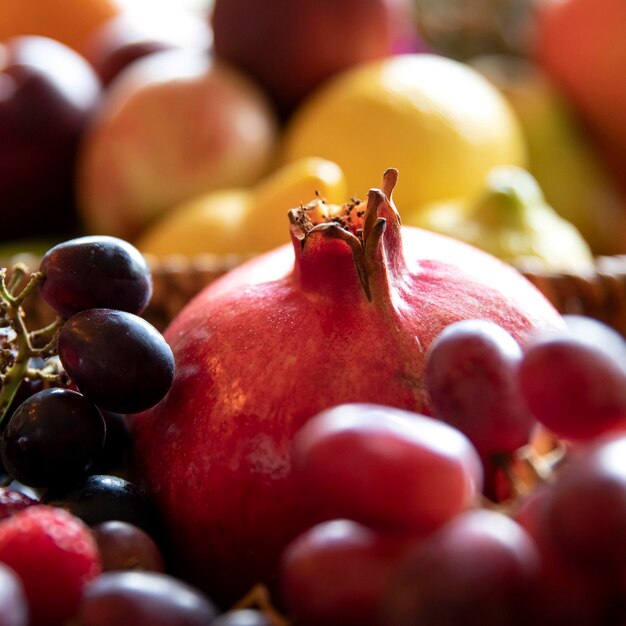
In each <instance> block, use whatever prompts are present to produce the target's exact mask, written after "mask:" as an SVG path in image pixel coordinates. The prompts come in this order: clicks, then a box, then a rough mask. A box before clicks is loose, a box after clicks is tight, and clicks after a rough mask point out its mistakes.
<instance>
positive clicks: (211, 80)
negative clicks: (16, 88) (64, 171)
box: [77, 50, 278, 238]
mask: <svg viewBox="0 0 626 626" xmlns="http://www.w3.org/2000/svg"><path fill="white" fill-rule="evenodd" d="M277 132H278V131H277V122H276V118H275V114H274V111H273V109H272V108H271V106H270V104H269V102H268V101H267V98H266V97H265V95H264V94H263V92H261V91H260V90H259V89H258V88H257V87H256V85H254V84H253V83H252V82H251V81H250V80H249V79H248V78H246V77H245V76H243V75H242V74H241V73H240V72H238V71H237V70H234V69H233V68H231V67H230V66H228V65H226V64H224V63H221V62H218V61H215V60H213V59H211V58H210V57H209V55H207V54H206V53H205V52H202V51H200V50H171V51H166V52H160V53H158V54H152V55H149V56H147V57H145V58H143V59H140V60H139V61H137V62H135V63H133V64H132V65H131V66H129V67H128V68H127V69H126V70H125V71H124V73H123V74H121V75H120V76H119V77H118V80H116V81H115V83H114V84H113V85H112V86H111V89H109V90H108V91H107V92H106V97H105V98H104V99H103V101H102V104H101V106H100V107H99V109H98V115H97V116H96V117H95V118H94V120H93V124H91V125H90V127H89V128H88V129H87V130H86V132H85V134H84V141H83V144H82V149H81V152H80V156H79V163H78V172H77V185H78V196H79V209H80V214H81V217H82V220H83V222H84V225H85V228H86V229H87V230H88V231H90V232H94V233H98V234H109V235H116V236H119V237H122V238H133V237H135V236H137V235H138V233H139V232H140V231H141V230H142V229H143V228H144V227H146V225H147V224H148V223H150V222H151V221H153V220H154V219H156V218H157V217H158V216H159V215H161V214H163V213H164V212H166V211H167V210H169V209H170V208H171V207H172V206H174V205H175V204H178V203H180V202H183V201H185V200H188V199H191V198H193V197H194V196H197V195H198V194H200V193H203V192H208V191H210V190H212V189H217V188H220V187H229V186H240V185H249V184H252V183H253V182H255V181H256V180H257V179H259V178H260V177H261V176H262V175H263V174H265V173H266V172H267V171H268V169H269V168H270V164H271V159H272V158H273V156H274V149H275V143H276V139H277Z"/></svg>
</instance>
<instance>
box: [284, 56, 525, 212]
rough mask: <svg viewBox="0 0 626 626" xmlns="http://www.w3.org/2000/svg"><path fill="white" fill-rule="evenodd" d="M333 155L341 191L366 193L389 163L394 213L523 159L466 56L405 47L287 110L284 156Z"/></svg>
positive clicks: (454, 193) (510, 126)
mask: <svg viewBox="0 0 626 626" xmlns="http://www.w3.org/2000/svg"><path fill="white" fill-rule="evenodd" d="M305 156H320V157H324V158H327V159H330V160H331V161H334V162H335V163H337V164H338V165H339V167H341V169H342V170H343V172H344V174H345V176H346V179H347V184H348V192H349V193H350V194H351V195H353V196H357V197H360V198H363V197H365V195H366V193H367V191H368V190H369V187H370V186H371V181H372V180H378V179H379V178H380V173H381V172H383V171H385V169H386V168H388V167H395V168H397V169H398V170H399V172H400V175H401V177H402V178H401V180H402V184H400V185H398V188H397V190H395V191H394V200H395V202H396V204H397V206H398V209H399V211H400V213H401V214H402V213H403V211H405V210H414V209H415V208H416V207H419V206H421V205H424V204H428V203H431V202H434V201H439V200H443V199H448V198H459V197H469V196H472V195H473V194H475V193H476V192H477V191H478V189H479V188H480V186H481V185H482V184H483V181H484V179H485V176H486V175H487V173H488V172H489V170H491V168H493V167H495V166H498V165H518V166H522V167H523V166H525V165H526V146H525V143H524V137H523V133H522V130H521V124H520V122H519V121H518V119H517V117H516V115H515V113H514V112H513V110H512V108H511V107H510V105H509V104H508V102H507V101H506V100H505V98H504V97H503V96H502V94H501V93H500V92H499V91H498V90H497V88H496V87H495V86H493V85H492V84H491V83H490V82H489V81H488V80H487V79H486V78H484V77H483V76H482V75H481V74H479V73H478V72H477V71H476V70H474V69H472V68H471V67H469V66H468V65H466V64H464V63H461V62H458V61H454V60H452V59H448V58H444V57H440V56H436V55H431V54H403V55H396V56H393V57H388V58H386V59H383V60H382V61H376V62H371V63H367V64H364V65H360V66H357V67H355V68H352V69H350V70H347V71H346V72H344V73H342V74H340V75H338V76H336V77H335V78H333V79H331V80H330V81H329V82H328V83H326V84H325V85H324V86H322V87H321V88H319V89H318V90H317V91H316V92H314V93H313V94H312V95H311V96H309V98H308V99H307V100H306V101H305V102H304V103H303V104H302V105H301V107H300V108H299V109H298V110H297V111H296V112H295V113H294V115H293V116H292V118H291V120H290V121H289V123H288V125H287V127H286V129H285V132H284V135H283V146H282V158H283V159H284V161H286V162H288V161H291V160H293V159H298V158H302V157H305Z"/></svg>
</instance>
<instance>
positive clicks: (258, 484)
mask: <svg viewBox="0 0 626 626" xmlns="http://www.w3.org/2000/svg"><path fill="white" fill-rule="evenodd" d="M396 176H397V173H396V172H395V170H388V171H387V172H386V173H385V177H384V180H383V186H382V189H383V191H381V190H377V189H374V190H371V191H370V193H369V199H368V204H367V211H366V216H365V218H364V219H363V220H362V221H360V220H359V219H357V217H356V213H357V211H359V210H360V209H364V208H365V205H363V204H361V205H360V209H359V206H357V207H353V208H354V210H353V211H352V217H353V218H354V221H355V222H358V223H357V225H356V227H354V228H353V234H352V235H350V234H347V233H348V231H347V230H345V229H343V228H341V227H340V226H338V225H337V224H334V225H332V224H331V225H328V224H326V225H324V224H321V225H319V226H316V227H315V228H311V224H310V223H307V220H306V219H304V220H303V217H302V216H303V214H304V213H303V209H302V208H301V209H300V210H299V212H298V211H296V210H294V211H292V212H291V218H292V227H291V228H292V239H293V246H289V245H288V246H285V247H282V248H279V249H277V250H275V251H273V252H270V253H268V254H265V255H263V256H260V257H257V258H255V259H253V260H252V261H250V262H247V263H246V264H244V265H242V266H240V267H239V268H236V269H235V270H233V271H232V272H230V273H229V274H227V275H225V276H223V277H222V278H220V279H218V280H217V281H216V282H214V283H212V284H211V285H209V286H208V287H207V288H206V289H205V290H204V291H202V292H201V293H200V294H199V295H198V296H196V297H195V298H194V299H193V300H192V301H191V302H190V303H189V304H188V305H187V306H186V308H185V309H184V310H183V311H182V312H181V313H180V314H179V315H178V316H177V317H176V318H175V319H174V320H173V322H172V323H171V325H170V326H169V328H167V329H166V331H165V337H166V339H167V341H168V342H169V343H170V345H171V347H172V350H173V352H174V355H175V359H176V375H175V379H174V383H173V386H172V388H171V391H170V392H169V394H168V395H167V396H166V397H165V398H164V400H163V401H161V403H159V404H158V405H157V406H156V407H155V408H153V409H151V410H149V411H147V412H145V413H143V414H140V415H137V416H136V417H135V419H134V425H133V434H134V441H135V458H136V468H135V469H136V472H137V480H139V481H140V482H141V483H142V484H143V485H144V486H145V487H146V488H147V490H148V492H149V493H150V494H151V496H152V497H153V498H154V500H155V502H156V504H157V505H158V507H159V509H160V512H161V513H162V515H163V518H164V523H165V527H166V529H167V536H168V547H169V550H170V552H171V557H172V559H173V561H174V563H175V564H176V567H177V572H178V573H179V574H180V575H181V576H183V577H184V578H186V579H188V580H190V581H191V582H193V583H194V584H196V585H198V586H199V587H201V588H202V589H204V590H205V591H207V592H208V593H209V594H210V595H211V597H212V598H213V599H214V600H215V601H217V602H218V603H222V604H223V605H227V604H229V603H230V602H233V601H235V600H237V599H239V598H240V597H241V596H242V595H243V594H245V593H246V592H247V591H248V590H249V589H250V588H251V587H252V586H253V585H255V584H256V583H259V582H262V583H265V584H268V585H269V586H270V588H271V587H272V584H273V583H274V582H275V578H276V562H277V559H278V556H279V554H280V552H281V551H282V549H283V548H284V547H285V545H286V544H287V543H288V542H289V541H290V540H291V539H293V538H294V537H295V536H296V535H298V534H299V533H300V532H301V531H302V530H304V529H305V528H307V527H309V526H311V525H312V524H313V523H314V522H317V521H320V520H322V519H324V517H325V516H324V513H323V511H321V510H319V509H316V507H315V506H314V505H313V503H311V502H308V501H307V498H306V495H305V494H303V493H302V492H300V491H299V490H298V486H297V484H296V483H295V480H294V478H293V477H292V473H291V461H290V452H291V442H292V438H293V436H294V434H295V432H296V431H297V430H298V429H299V428H300V427H301V426H302V425H303V424H304V423H305V422H306V421H307V420H308V419H309V418H311V417H312V416H313V415H315V414H317V413H318V412H320V411H322V410H324V409H327V408H329V407H331V406H335V405H337V404H341V403H345V402H366V403H368V402H369V403H378V404H383V405H389V406H395V407H399V408H404V409H409V410H414V411H416V412H422V413H425V414H428V413H429V406H428V398H427V395H426V392H425V389H424V385H423V370H424V355H425V352H426V349H427V348H428V346H429V344H430V343H431V341H432V340H433V338H434V337H435V336H436V335H437V334H438V333H439V332H440V331H441V330H442V329H443V328H444V327H445V326H446V325H448V324H450V323H451V322H453V321H456V320H460V319H467V318H486V319H490V320H494V321H495V322H497V323H499V324H501V325H502V326H503V327H504V328H506V329H507V330H508V331H510V332H511V333H512V334H513V336H514V337H515V338H516V339H517V340H519V341H520V342H522V343H523V342H524V340H525V338H526V337H527V335H528V334H529V332H531V331H533V330H535V329H538V328H549V327H561V326H562V325H563V322H562V319H561V317H560V315H559V314H558V313H557V312H556V310H555V309H554V308H553V307H552V305H550V304H549V303H548V301H547V300H546V299H545V298H544V296H543V295H542V294H541V293H540V292H539V291H538V290H537V289H536V288H535V287H534V286H532V285H531V284H530V282H528V281H527V280H526V279H525V278H524V277H522V276H521V274H519V273H518V272H517V271H516V270H514V269H512V268H511V267H509V266H508V265H505V264H504V263H502V262H500V261H498V260H496V259H495V258H493V257H491V256H489V255H487V254H485V253H483V252H481V251H478V250H477V249H475V248H472V247H469V246H468V245H466V244H464V243H461V242H458V241H455V240H452V239H449V238H446V237H443V236H440V235H435V234H433V233H430V232H426V231H422V230H418V229H415V228H410V227H404V226H402V227H401V226H400V221H399V217H398V214H397V212H396V210H395V207H394V206H393V202H392V201H391V191H392V189H393V186H394V185H395V180H396ZM322 208H323V207H322ZM304 211H305V212H306V207H305V209H304ZM309 218H310V216H309V215H308V214H307V219H309ZM303 224H304V227H303ZM359 226H363V231H364V235H363V237H362V239H363V240H364V242H365V243H364V245H360V247H359V244H358V243H356V244H355V241H357V237H356V236H355V235H354V233H355V232H356V228H357V227H359ZM355 471H358V468H355Z"/></svg>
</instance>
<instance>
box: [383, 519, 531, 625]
mask: <svg viewBox="0 0 626 626" xmlns="http://www.w3.org/2000/svg"><path fill="white" fill-rule="evenodd" d="M538 571H539V555H538V551H537V547H536V545H535V544H534V542H533V540H532V539H531V538H530V536H529V535H528V533H527V532H526V531H525V530H524V529H523V528H522V527H521V526H520V525H519V524H517V523H516V522H515V521H513V520H512V519H511V518H509V517H508V516H507V515H504V514H502V513H498V512H495V511H489V510H486V509H476V510H473V511H469V512H466V513H462V514H461V515H459V516H457V517H456V518H455V519H454V520H452V521H451V522H449V523H448V524H447V525H446V526H444V527H443V528H441V529H439V530H437V531H435V533H433V534H432V535H430V536H428V537H427V538H426V539H425V540H424V541H423V542H422V543H420V544H418V545H417V547H416V548H415V550H413V551H411V552H409V553H408V554H407V555H406V557H405V559H404V561H403V562H402V563H401V564H400V566H399V568H398V570H397V572H396V574H395V576H394V578H393V579H392V582H391V584H390V586H389V588H388V592H387V594H386V597H385V600H384V601H383V603H382V606H383V611H382V620H381V623H383V624H393V626H414V625H415V624H428V626H453V625H457V624H464V625H466V626H486V625H489V626H515V625H517V624H523V623H524V622H523V620H521V619H520V618H521V608H522V607H523V602H524V601H525V599H526V593H527V591H528V589H529V588H530V584H531V582H532V581H533V580H534V578H535V577H536V575H537V572H538Z"/></svg>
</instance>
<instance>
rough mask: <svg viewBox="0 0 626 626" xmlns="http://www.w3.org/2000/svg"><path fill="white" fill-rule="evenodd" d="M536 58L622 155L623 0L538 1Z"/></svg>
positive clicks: (625, 139) (625, 93) (625, 153)
mask: <svg viewBox="0 0 626 626" xmlns="http://www.w3.org/2000/svg"><path fill="white" fill-rule="evenodd" d="M539 7H540V10H539V11H538V13H537V19H536V27H535V31H536V32H535V51H534V54H535V56H536V58H537V61H538V63H539V64H540V65H541V66H542V67H543V68H544V69H545V70H546V71H547V73H548V74H549V75H550V77H551V78H552V79H553V80H554V82H555V83H556V84H557V85H558V86H559V87H560V88H561V89H562V91H563V92H564V93H565V94H566V95H567V96H568V97H569V99H570V101H571V102H572V103H573V104H574V105H575V107H576V108H577V110H578V111H579V113H580V115H581V117H582V119H583V120H584V121H585V122H586V123H587V125H588V126H589V128H590V130H591V132H592V134H593V135H594V137H595V138H596V139H598V140H599V141H600V142H602V143H608V145H610V146H613V147H614V149H615V150H616V151H617V152H618V153H621V158H622V159H624V157H626V82H625V81H624V76H625V75H626V1H625V0H560V1H558V2H557V1H554V0H551V1H547V2H543V3H540V5H539Z"/></svg>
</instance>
